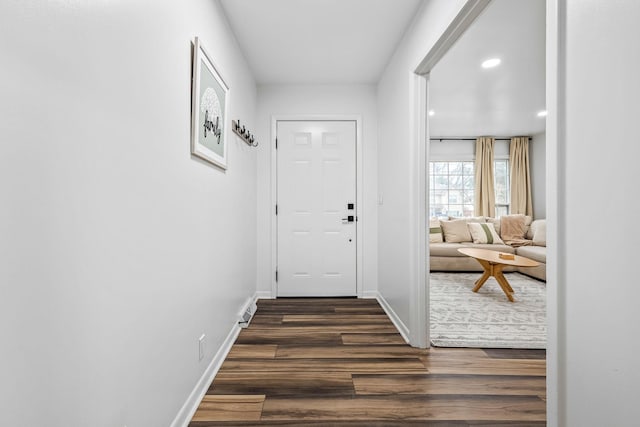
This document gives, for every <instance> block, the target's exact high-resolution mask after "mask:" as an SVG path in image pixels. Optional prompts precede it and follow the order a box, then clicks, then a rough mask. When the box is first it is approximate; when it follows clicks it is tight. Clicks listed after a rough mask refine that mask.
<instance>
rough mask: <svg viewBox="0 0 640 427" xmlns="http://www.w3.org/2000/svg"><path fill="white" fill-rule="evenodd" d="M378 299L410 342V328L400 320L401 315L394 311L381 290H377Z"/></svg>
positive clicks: (399, 330)
mask: <svg viewBox="0 0 640 427" xmlns="http://www.w3.org/2000/svg"><path fill="white" fill-rule="evenodd" d="M376 299H377V300H378V303H379V304H380V306H381V307H382V309H383V310H384V312H385V313H387V316H389V319H391V322H393V325H394V326H395V327H396V329H397V330H398V332H399V333H400V335H402V338H403V339H404V340H405V341H406V342H407V343H408V342H409V328H407V325H405V324H404V322H403V321H402V320H400V317H398V315H397V314H396V312H395V311H393V308H391V306H390V305H389V303H388V302H387V300H386V299H384V297H383V296H382V294H381V293H380V292H377V291H376Z"/></svg>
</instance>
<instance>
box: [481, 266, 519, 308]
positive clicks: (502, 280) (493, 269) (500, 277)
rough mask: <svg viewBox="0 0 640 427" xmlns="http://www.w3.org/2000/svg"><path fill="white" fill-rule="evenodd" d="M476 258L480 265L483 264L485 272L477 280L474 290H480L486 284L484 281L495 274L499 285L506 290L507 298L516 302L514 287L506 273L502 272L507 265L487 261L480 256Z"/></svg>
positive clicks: (503, 290)
mask: <svg viewBox="0 0 640 427" xmlns="http://www.w3.org/2000/svg"><path fill="white" fill-rule="evenodd" d="M475 260H476V261H478V262H479V263H480V265H482V268H483V269H484V273H482V276H480V278H479V279H478V280H476V282H475V286H474V287H473V289H472V291H473V292H478V291H479V290H480V288H481V287H482V285H484V283H485V282H486V281H487V279H488V278H489V277H491V276H493V277H495V278H496V281H497V282H498V285H500V288H501V289H502V292H504V294H505V295H506V296H507V299H508V300H509V301H511V302H514V301H515V299H514V298H513V288H512V287H511V285H510V284H509V282H508V281H507V278H506V277H504V274H503V273H502V270H503V269H504V268H505V267H506V265H505V264H494V263H491V262H489V261H485V260H483V259H478V258H475Z"/></svg>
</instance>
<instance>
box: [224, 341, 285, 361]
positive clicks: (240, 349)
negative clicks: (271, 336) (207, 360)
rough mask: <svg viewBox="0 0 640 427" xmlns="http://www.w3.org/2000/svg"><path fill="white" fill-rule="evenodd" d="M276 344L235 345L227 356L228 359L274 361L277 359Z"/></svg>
mask: <svg viewBox="0 0 640 427" xmlns="http://www.w3.org/2000/svg"><path fill="white" fill-rule="evenodd" d="M277 348H278V346H277V345H276V344H235V345H234V346H233V347H231V351H230V352H229V354H228V355H227V358H228V359H255V358H261V359H273V358H274V357H276V350H277Z"/></svg>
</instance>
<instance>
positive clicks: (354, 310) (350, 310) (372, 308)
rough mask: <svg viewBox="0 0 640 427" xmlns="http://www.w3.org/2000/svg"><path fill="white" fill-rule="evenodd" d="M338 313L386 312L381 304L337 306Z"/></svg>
mask: <svg viewBox="0 0 640 427" xmlns="http://www.w3.org/2000/svg"><path fill="white" fill-rule="evenodd" d="M335 312H336V314H358V315H359V314H386V313H385V312H384V310H383V309H382V307H380V306H375V305H371V306H364V307H336V308H335Z"/></svg>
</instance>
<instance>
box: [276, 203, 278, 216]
mask: <svg viewBox="0 0 640 427" xmlns="http://www.w3.org/2000/svg"><path fill="white" fill-rule="evenodd" d="M276 215H278V204H277V203H276Z"/></svg>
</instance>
